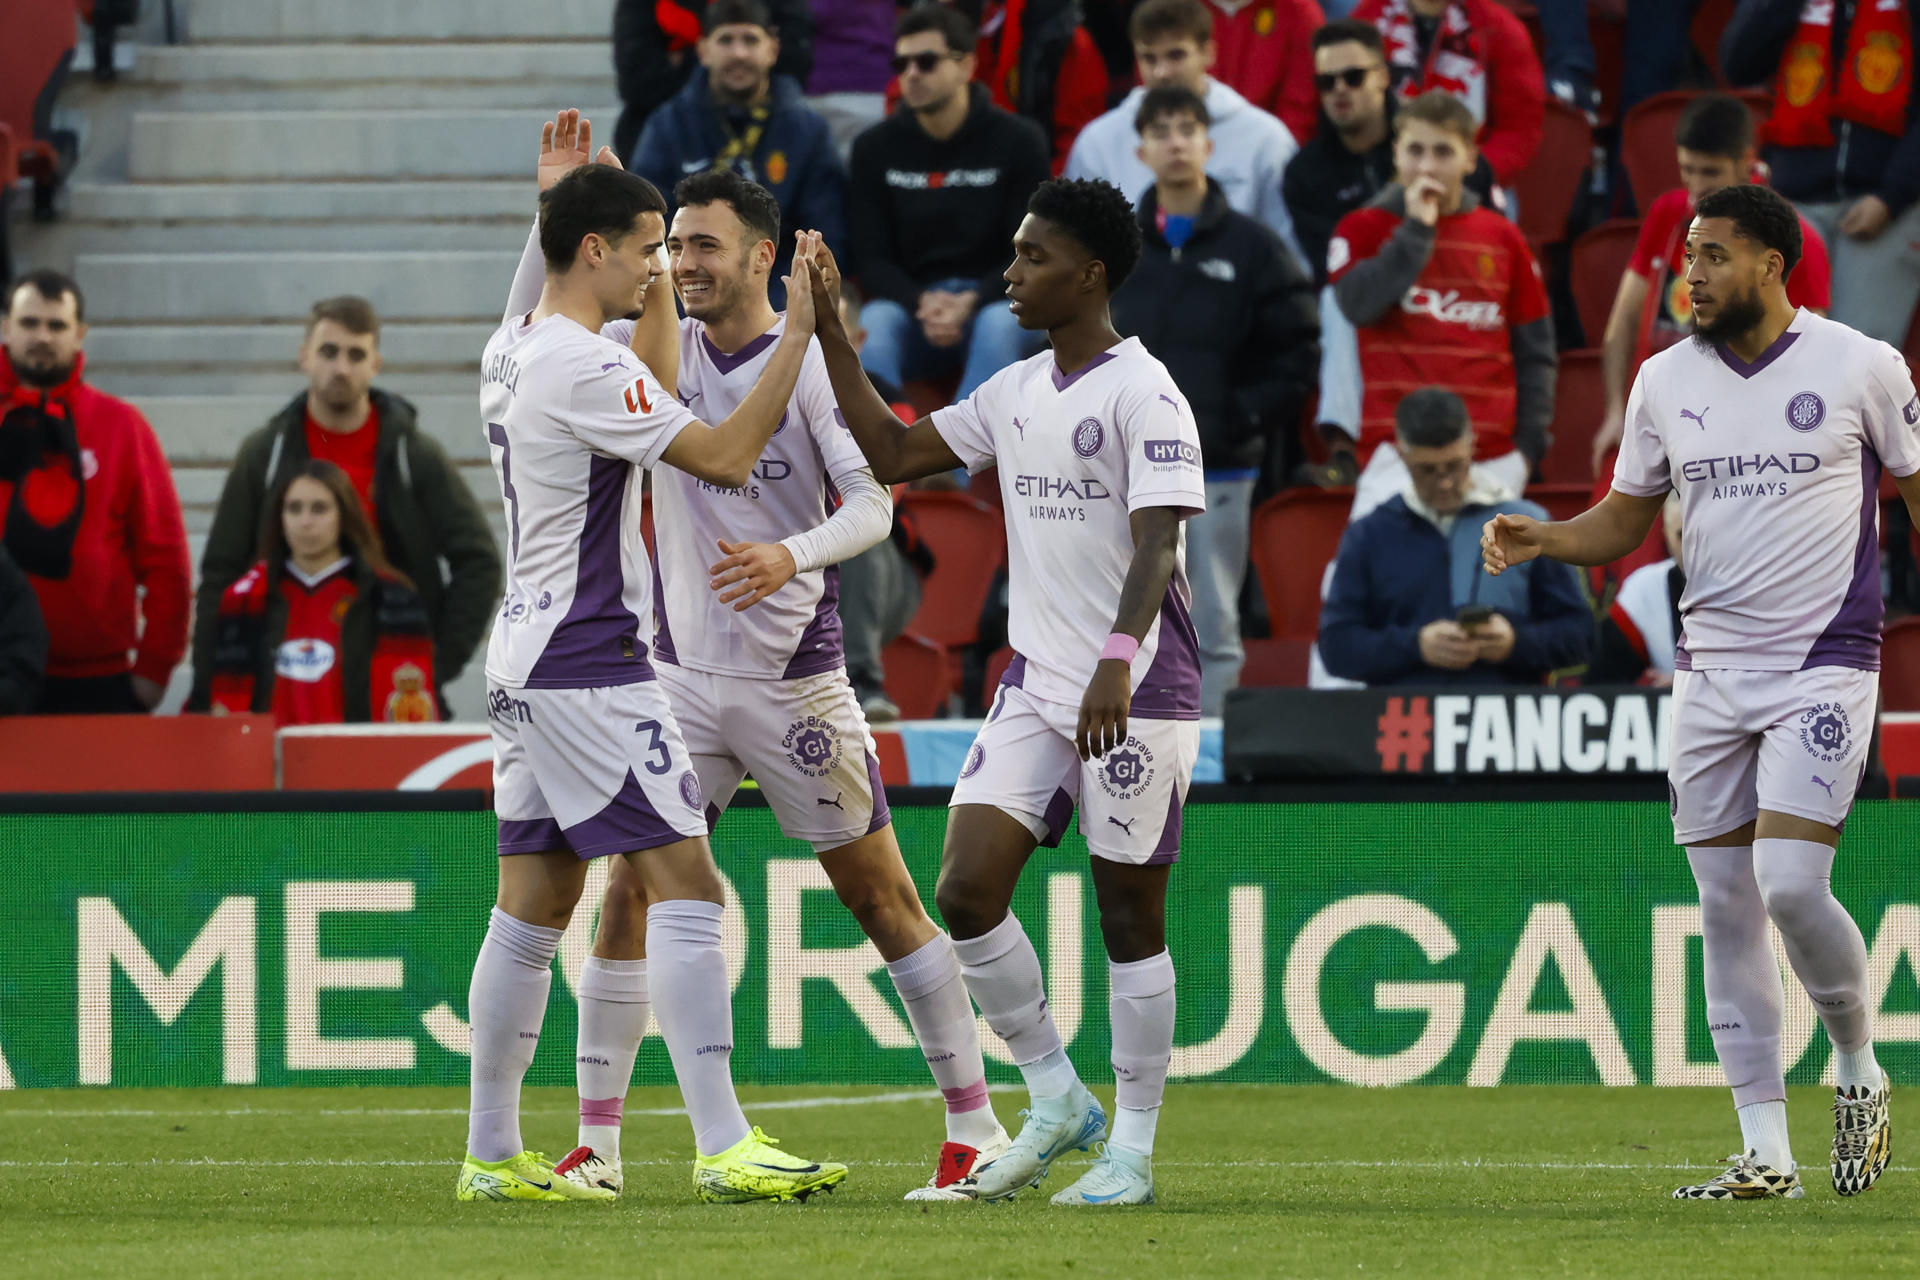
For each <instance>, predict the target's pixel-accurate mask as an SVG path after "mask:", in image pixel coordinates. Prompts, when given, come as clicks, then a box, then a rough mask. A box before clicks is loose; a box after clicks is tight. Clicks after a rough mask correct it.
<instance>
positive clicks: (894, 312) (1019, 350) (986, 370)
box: [860, 280, 1046, 400]
mask: <svg viewBox="0 0 1920 1280" xmlns="http://www.w3.org/2000/svg"><path fill="white" fill-rule="evenodd" d="M977 283H978V282H977V281H973V280H936V281H934V282H933V283H932V284H930V285H928V286H927V287H928V288H929V289H944V290H947V291H949V292H953V293H960V292H962V291H964V290H966V289H969V288H973V287H975V286H976V285H977ZM860 323H861V324H862V325H863V326H864V327H865V328H866V331H867V343H866V345H865V346H864V347H862V348H861V349H860V363H861V364H862V365H863V366H864V367H865V368H866V369H867V371H868V372H870V373H872V374H874V375H875V376H876V377H880V378H884V379H885V380H887V381H888V382H891V383H892V384H893V385H894V386H896V387H898V386H902V385H904V384H905V383H906V381H907V380H908V379H909V378H931V377H938V376H939V375H940V374H943V373H948V372H951V371H952V369H953V367H954V366H955V365H959V366H960V390H959V393H958V395H957V396H956V397H955V399H957V400H964V399H966V398H967V397H968V396H970V395H972V394H973V392H974V389H975V388H976V387H978V386H979V385H980V384H981V383H983V382H985V381H986V380H987V379H988V378H991V377H992V376H993V375H994V374H996V373H998V372H1000V371H1001V370H1002V369H1004V368H1006V367H1007V366H1008V365H1010V364H1014V363H1016V362H1018V361H1021V360H1024V359H1026V358H1027V357H1028V356H1030V355H1032V354H1033V353H1034V352H1036V351H1038V350H1040V348H1041V346H1042V345H1043V344H1044V343H1045V341H1046V339H1045V337H1044V335H1042V334H1038V333H1029V332H1027V331H1026V330H1025V329H1022V328H1021V327H1020V322H1019V321H1018V320H1015V319H1014V318H1013V312H1012V311H1010V310H1008V308H1007V303H1006V299H1004V298H994V299H991V300H988V299H982V301H981V303H980V306H979V308H978V309H977V310H976V311H975V312H974V313H973V322H972V324H971V325H970V326H969V328H968V330H967V340H966V341H965V342H964V343H962V344H961V345H959V346H956V347H944V348H942V347H936V346H934V345H933V344H932V343H930V342H928V341H927V338H926V335H925V334H924V333H922V332H921V331H920V322H919V321H918V320H916V319H914V317H913V312H911V311H909V310H907V308H905V307H903V306H901V305H900V304H899V303H897V302H894V301H892V300H890V299H887V298H875V299H873V300H871V301H869V302H868V303H867V304H866V306H865V307H863V308H861V311H860Z"/></svg>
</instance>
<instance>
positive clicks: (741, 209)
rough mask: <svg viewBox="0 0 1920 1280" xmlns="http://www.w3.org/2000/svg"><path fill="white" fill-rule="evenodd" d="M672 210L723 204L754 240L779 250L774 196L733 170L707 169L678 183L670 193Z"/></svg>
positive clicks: (778, 212) (778, 230)
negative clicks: (765, 241)
mask: <svg viewBox="0 0 1920 1280" xmlns="http://www.w3.org/2000/svg"><path fill="white" fill-rule="evenodd" d="M673 203H674V207H675V208H679V209H685V208H688V207H698V206H700V205H709V204H724V205H726V206H727V207H729V208H730V209H732V210H733V212H734V216H736V217H738V218H739V219H740V222H741V224H742V225H743V226H745V227H746V229H747V231H748V232H749V233H750V234H751V235H752V236H753V238H754V239H756V240H771V241H773V246H774V248H776V249H778V248H779V247H780V202H779V201H778V200H775V199H774V198H773V192H771V191H769V190H767V189H766V188H765V187H763V186H761V185H760V184H759V183H757V182H753V181H750V180H748V179H747V178H743V177H741V176H740V174H739V173H737V172H735V171H734V170H732V169H708V170H706V171H705V172H704V173H696V174H693V175H692V176H690V177H685V178H682V179H680V182H679V185H677V186H675V187H674V189H673Z"/></svg>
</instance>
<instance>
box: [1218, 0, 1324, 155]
mask: <svg viewBox="0 0 1920 1280" xmlns="http://www.w3.org/2000/svg"><path fill="white" fill-rule="evenodd" d="M1207 7H1208V8H1210V9H1212V10H1213V11H1214V13H1213V45H1214V49H1215V51H1216V56H1215V58H1214V63H1213V78H1214V79H1215V80H1218V81H1220V82H1221V83H1222V84H1226V85H1230V86H1232V88H1233V90H1234V91H1235V92H1236V93H1238V94H1239V95H1240V96H1241V97H1243V98H1245V99H1246V100H1247V101H1248V102H1251V103H1252V104H1253V105H1254V106H1256V107H1259V108H1260V109H1261V110H1263V111H1265V112H1267V113H1268V114H1270V115H1276V116H1279V117H1280V123H1282V124H1284V125H1286V126H1287V128H1288V129H1289V130H1291V131H1292V133H1293V136H1294V140H1295V141H1297V142H1299V143H1301V144H1303V145H1304V144H1305V143H1306V141H1307V139H1308V138H1311V137H1312V136H1313V131H1314V129H1315V127H1316V126H1317V125H1318V124H1319V123H1320V99H1319V97H1318V96H1317V95H1316V94H1315V93H1314V91H1313V44H1312V41H1313V33H1314V32H1315V31H1317V30H1319V29H1320V25H1321V24H1322V23H1323V22H1325V21H1326V15H1325V14H1324V13H1323V12H1322V11H1321V8H1320V6H1319V4H1317V3H1316V2H1315V0H1207Z"/></svg>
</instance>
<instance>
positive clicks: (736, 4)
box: [700, 0, 780, 38]
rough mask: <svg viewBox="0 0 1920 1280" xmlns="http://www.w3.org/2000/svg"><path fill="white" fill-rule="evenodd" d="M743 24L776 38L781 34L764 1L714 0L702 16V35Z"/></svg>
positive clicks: (771, 11) (771, 12)
mask: <svg viewBox="0 0 1920 1280" xmlns="http://www.w3.org/2000/svg"><path fill="white" fill-rule="evenodd" d="M741 24H745V25H746V26H750V27H759V28H761V29H762V30H764V31H765V32H766V33H767V34H768V35H771V36H774V37H776V38H777V37H778V36H779V34H780V29H779V28H778V27H776V26H774V25H773V10H771V9H769V8H767V6H766V4H765V2H764V0H713V3H712V4H710V5H708V6H707V11H706V12H705V13H703V14H701V15H700V34H701V35H703V36H710V35H712V34H713V33H714V32H715V31H717V30H719V29H720V28H721V27H732V26H738V25H741Z"/></svg>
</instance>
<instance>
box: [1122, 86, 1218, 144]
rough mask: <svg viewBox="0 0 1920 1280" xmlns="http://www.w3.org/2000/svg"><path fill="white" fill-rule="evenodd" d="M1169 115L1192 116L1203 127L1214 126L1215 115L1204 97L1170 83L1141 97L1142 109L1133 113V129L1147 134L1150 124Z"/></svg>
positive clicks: (1138, 132) (1148, 91)
mask: <svg viewBox="0 0 1920 1280" xmlns="http://www.w3.org/2000/svg"><path fill="white" fill-rule="evenodd" d="M1168 116H1192V117H1193V118H1194V119H1195V120H1198V121H1199V122H1200V125H1201V127H1202V128H1208V129H1210V128H1212V127H1213V116H1212V114H1211V113H1210V112H1208V110H1207V103H1206V100H1205V99H1204V98H1202V97H1201V96H1200V95H1199V94H1197V93H1195V92H1194V91H1193V90H1191V89H1184V88H1181V87H1180V86H1178V85H1168V86H1166V87H1165V88H1160V89H1149V90H1147V95H1146V97H1144V98H1142V99H1140V109H1139V110H1138V111H1136V112H1134V113H1133V131H1134V132H1135V133H1137V134H1140V135H1142V136H1145V134H1146V132H1147V129H1148V128H1149V127H1150V126H1152V125H1154V124H1157V123H1158V122H1159V121H1161V120H1163V119H1165V118H1166V117H1168Z"/></svg>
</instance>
